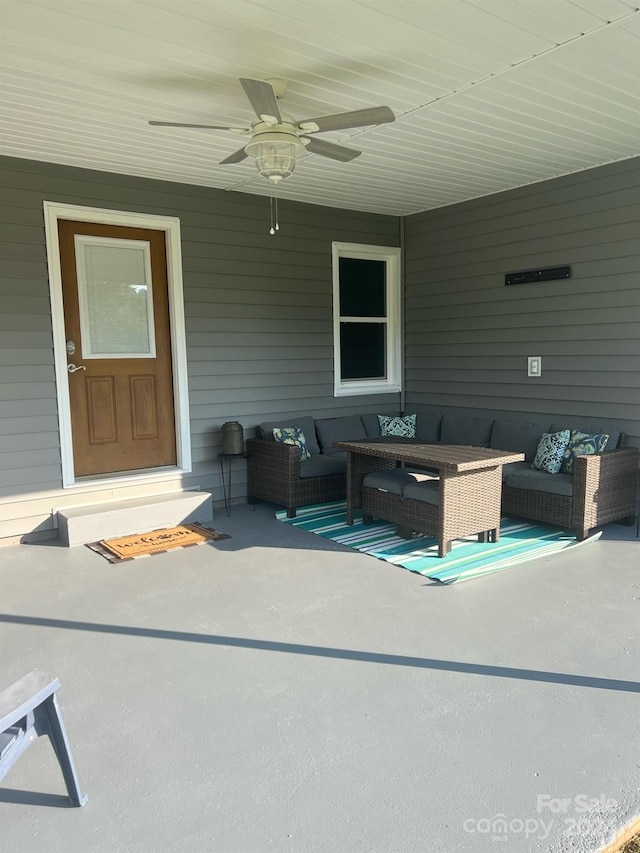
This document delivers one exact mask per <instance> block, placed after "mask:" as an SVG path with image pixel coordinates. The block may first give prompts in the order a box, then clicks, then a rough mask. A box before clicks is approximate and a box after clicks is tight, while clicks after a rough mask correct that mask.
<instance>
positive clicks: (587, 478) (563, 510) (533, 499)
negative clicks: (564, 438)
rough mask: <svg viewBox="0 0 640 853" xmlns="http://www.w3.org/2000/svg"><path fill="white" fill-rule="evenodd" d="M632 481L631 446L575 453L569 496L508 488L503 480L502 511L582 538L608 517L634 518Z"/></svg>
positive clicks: (635, 459)
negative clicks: (576, 454)
mask: <svg viewBox="0 0 640 853" xmlns="http://www.w3.org/2000/svg"><path fill="white" fill-rule="evenodd" d="M637 482H638V450H637V448H635V447H629V448H620V449H617V450H610V451H608V452H607V453H596V454H594V455H592V456H578V457H577V458H576V460H575V464H574V473H573V495H555V494H550V493H549V492H540V491H535V490H533V489H522V488H511V487H509V486H508V485H506V484H505V485H504V486H503V489H502V512H503V514H504V515H509V516H516V517H520V518H526V519H529V520H535V521H542V522H545V523H547V524H554V525H557V526H558V527H563V528H564V529H565V530H570V531H571V532H572V533H574V535H575V536H576V538H577V539H578V540H582V539H586V538H587V536H589V533H590V531H591V530H592V529H593V528H594V527H600V526H601V525H603V524H608V523H609V522H611V521H621V522H628V523H629V524H630V525H632V524H633V523H634V521H635V517H636V512H637Z"/></svg>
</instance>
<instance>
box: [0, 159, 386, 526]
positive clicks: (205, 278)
mask: <svg viewBox="0 0 640 853" xmlns="http://www.w3.org/2000/svg"><path fill="white" fill-rule="evenodd" d="M44 200H48V201H55V202H59V203H71V204H83V205H88V206H91V207H99V208H109V209H114V210H128V211H135V212H140V213H153V214H161V215H167V216H177V217H179V219H180V223H181V232H182V253H183V276H184V293H185V317H186V331H187V360H188V373H189V378H190V381H189V385H190V388H189V392H190V417H191V429H192V439H193V440H192V456H193V472H192V473H190V474H188V475H186V476H185V477H183V478H181V479H179V480H178V479H176V480H175V482H171V481H167V485H166V488H164V489H162V488H161V489H160V490H165V491H172V490H175V489H176V488H181V487H184V488H201V489H208V490H211V491H212V492H213V494H214V500H216V501H220V500H221V498H222V490H221V483H220V471H219V465H218V460H217V454H218V452H219V450H220V426H221V424H222V423H224V422H225V421H227V420H230V419H236V418H239V419H241V421H242V423H243V425H244V426H245V428H246V429H245V432H246V434H247V435H250V434H252V433H253V430H254V427H255V425H256V424H258V423H259V422H260V421H262V420H266V419H272V418H274V417H279V416H295V415H296V414H305V413H310V414H315V415H317V416H331V415H333V414H340V413H341V412H351V411H354V410H359V411H374V412H375V411H390V410H397V408H398V405H399V398H398V395H377V396H370V397H355V398H352V399H349V398H339V399H335V398H334V397H333V333H332V329H333V318H332V279H331V243H332V241H334V240H337V241H343V242H354V243H373V244H378V245H391V246H397V245H399V220H398V219H397V218H396V217H392V216H380V215H376V214H370V213H356V212H353V213H352V212H350V211H346V210H342V209H337V210H332V209H329V208H326V207H314V206H312V205H305V204H299V203H288V202H286V201H285V200H282V199H281V200H280V202H279V208H280V231H279V233H278V235H277V236H275V237H274V236H271V235H270V234H269V233H268V230H269V200H268V198H264V197H252V196H250V195H246V194H242V193H231V192H223V191H220V190H213V189H208V188H204V187H192V186H188V185H184V184H173V183H171V182H168V181H153V180H146V179H141V178H134V177H127V176H125V175H111V174H107V173H101V172H92V171H85V170H81V169H74V168H69V167H64V166H57V165H55V164H48V163H34V162H29V161H26V160H15V159H8V158H3V159H0V262H1V263H0V302H1V304H2V311H1V312H0V435H2V436H3V437H5V439H6V442H5V445H4V452H2V451H0V537H1V536H15V535H18V534H21V533H27V532H29V530H35V529H38V530H42V529H47V525H48V527H49V528H51V526H52V524H53V522H52V518H51V509H52V508H54V507H60V506H63V505H71V504H76V505H77V504H82V503H93V502H99V501H101V500H104V499H105V495H107V494H109V493H110V492H113V494H114V495H116V494H117V493H118V489H114V487H113V486H111V485H110V486H108V487H104V488H102V489H101V488H96V487H91V488H87V490H86V491H83V490H82V489H78V488H75V489H73V490H71V491H69V490H67V491H65V490H62V489H61V466H60V449H59V446H60V440H59V435H58V423H57V415H56V412H57V398H56V389H55V378H54V365H53V341H52V332H51V319H50V308H49V289H48V279H47V264H46V246H45V237H44V221H43V208H42V203H43V201H44ZM390 398H393V399H390ZM245 482H246V466H245V465H244V463H242V462H239V463H237V464H236V465H234V496H236V497H239V498H242V497H243V495H244V493H245V490H244V484H245ZM145 488H146V493H150V492H151V491H152V488H153V487H151V486H147V487H145V486H143V485H141V486H137V487H132V486H126V487H124V488H123V489H121V490H120V493H121V494H122V495H123V496H130V495H131V494H133V493H135V494H138V493H145ZM154 490H155V491H158V489H157V488H155V489H154ZM45 496H46V497H45Z"/></svg>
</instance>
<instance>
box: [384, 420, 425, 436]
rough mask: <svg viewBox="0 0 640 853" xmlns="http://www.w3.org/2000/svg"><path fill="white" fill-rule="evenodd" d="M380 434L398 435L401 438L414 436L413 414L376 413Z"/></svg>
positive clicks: (414, 422)
mask: <svg viewBox="0 0 640 853" xmlns="http://www.w3.org/2000/svg"><path fill="white" fill-rule="evenodd" d="M378 422H379V424H380V435H381V436H389V435H392V436H398V437H401V438H415V437H416V416H415V415H395V416H393V417H389V415H378Z"/></svg>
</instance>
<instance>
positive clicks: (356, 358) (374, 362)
mask: <svg viewBox="0 0 640 853" xmlns="http://www.w3.org/2000/svg"><path fill="white" fill-rule="evenodd" d="M386 333H387V326H386V324H385V323H341V324H340V368H341V378H342V379H343V380H344V379H386V363H387V342H386V337H387V334H386Z"/></svg>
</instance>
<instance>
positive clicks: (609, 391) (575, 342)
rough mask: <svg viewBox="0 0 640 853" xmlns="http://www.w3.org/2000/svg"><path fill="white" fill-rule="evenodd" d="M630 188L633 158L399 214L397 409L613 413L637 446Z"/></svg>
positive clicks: (637, 182) (638, 243)
mask: <svg viewBox="0 0 640 853" xmlns="http://www.w3.org/2000/svg"><path fill="white" fill-rule="evenodd" d="M639 190H640V159H635V160H630V161H625V162H624V163H617V164H613V165H611V166H604V167H601V168H598V169H593V170H589V171H585V172H582V173H580V174H577V175H571V176H568V177H565V178H560V179H557V180H553V181H548V182H545V183H541V184H536V185H534V186H530V187H523V188H519V189H517V190H513V191H510V192H505V193H501V194H499V195H494V196H491V197H488V198H484V199H475V200H474V201H472V202H467V203H464V204H460V205H454V206H451V207H448V208H442V209H440V210H435V211H430V212H428V213H424V214H417V215H415V216H410V217H408V218H407V219H406V221H405V269H406V279H405V287H406V289H405V310H406V325H405V335H406V337H405V349H406V360H405V376H406V402H405V408H406V409H407V410H409V409H411V410H414V409H415V410H417V411H428V410H432V409H434V408H438V407H440V408H446V409H451V410H456V411H460V412H467V413H474V412H475V413H484V414H491V413H495V414H496V415H498V416H505V417H511V418H516V419H517V418H520V417H524V418H525V419H526V418H527V417H531V419H534V418H535V419H536V420H545V419H547V418H549V419H550V420H553V419H558V418H561V417H562V416H567V417H572V418H584V419H585V423H587V422H593V421H596V422H597V421H598V420H601V421H606V422H611V421H615V422H617V423H619V424H620V427H621V429H622V430H623V432H625V433H626V434H627V436H628V440H629V443H631V444H635V445H638V446H640V204H638V198H639ZM561 264H562V265H565V264H567V265H570V266H571V267H572V277H571V278H570V279H566V280H559V281H554V282H544V283H540V284H527V285H514V286H511V287H505V285H504V275H505V273H507V272H514V271H518V270H525V269H537V268H540V267H549V266H555V265H561ZM427 330H428V332H427ZM529 355H536V356H538V355H541V356H542V358H543V361H542V366H543V373H542V377H540V378H535V379H534V378H528V377H527V356H529Z"/></svg>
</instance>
